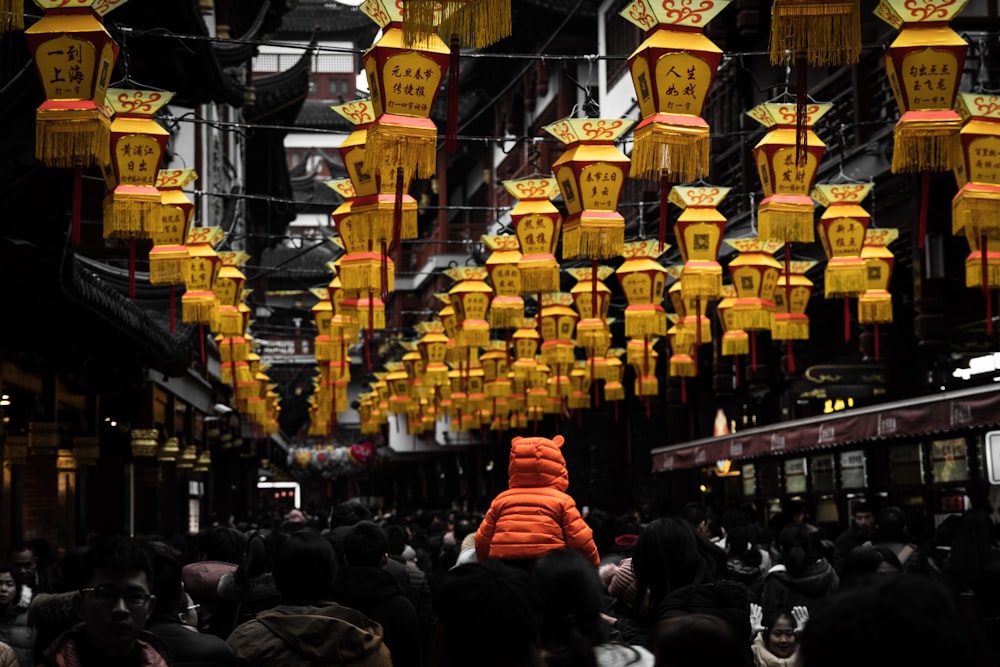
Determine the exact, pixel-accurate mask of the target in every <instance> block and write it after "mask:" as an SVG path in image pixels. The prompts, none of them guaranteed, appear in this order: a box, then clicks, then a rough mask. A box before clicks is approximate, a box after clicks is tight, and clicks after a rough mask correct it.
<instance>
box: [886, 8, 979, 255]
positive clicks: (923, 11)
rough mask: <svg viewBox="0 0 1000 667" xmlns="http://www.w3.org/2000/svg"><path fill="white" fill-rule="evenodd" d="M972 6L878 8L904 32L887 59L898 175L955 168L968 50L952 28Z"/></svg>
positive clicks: (891, 48) (900, 31) (894, 158)
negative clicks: (958, 104)
mask: <svg viewBox="0 0 1000 667" xmlns="http://www.w3.org/2000/svg"><path fill="white" fill-rule="evenodd" d="M967 3H968V0H955V1H954V2H947V3H940V4H938V5H936V6H931V5H927V4H926V3H915V2H909V1H908V0H881V2H879V4H878V6H877V7H876V8H875V16H877V17H879V18H880V19H882V20H883V21H885V22H886V23H888V24H889V25H890V26H892V27H893V28H896V29H898V30H899V34H898V35H897V36H896V39H895V40H893V42H892V44H890V45H889V48H888V50H887V51H886V54H885V73H886V76H887V77H888V79H889V85H890V86H891V87H892V92H893V95H895V97H896V103H897V104H898V105H899V109H900V113H901V115H900V118H899V121H898V122H897V123H896V128H895V131H894V134H893V145H894V149H893V155H892V171H893V173H897V172H931V171H948V170H951V169H952V168H953V167H954V166H955V162H956V161H957V159H958V155H957V151H956V150H955V142H954V139H955V137H956V136H957V135H958V132H959V130H960V129H961V126H962V119H961V117H960V116H959V115H958V113H957V112H956V111H955V110H954V106H955V93H956V92H957V91H958V84H959V79H960V78H961V76H962V72H963V68H964V67H965V53H966V49H967V47H968V44H966V42H965V40H964V39H962V38H961V37H959V36H958V34H957V33H956V32H955V31H954V30H952V29H951V27H949V25H948V23H949V22H950V21H951V20H952V19H953V18H954V17H955V16H957V15H958V14H959V13H960V12H961V11H962V10H963V9H965V5H966V4H967ZM926 186H927V183H926V181H925V183H924V190H926V189H927V188H926ZM920 245H921V246H923V242H922V241H921V243H920Z"/></svg>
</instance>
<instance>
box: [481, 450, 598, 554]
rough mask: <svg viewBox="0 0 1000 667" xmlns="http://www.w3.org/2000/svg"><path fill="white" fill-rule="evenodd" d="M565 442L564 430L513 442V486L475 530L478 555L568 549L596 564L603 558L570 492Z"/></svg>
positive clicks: (539, 552)
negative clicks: (553, 435) (557, 433)
mask: <svg viewBox="0 0 1000 667" xmlns="http://www.w3.org/2000/svg"><path fill="white" fill-rule="evenodd" d="M563 442H565V440H564V439H563V437H562V436H561V435H557V436H556V437H555V438H553V439H552V440H549V439H548V438H520V437H518V438H514V439H513V441H511V447H510V465H509V466H508V468H507V474H508V477H509V488H508V489H507V490H506V491H504V492H503V493H501V494H500V495H498V496H497V497H496V498H494V499H493V503H492V504H491V505H490V509H489V511H488V512H487V513H486V516H485V517H484V518H483V522H482V523H481V524H480V525H479V530H477V531H476V556H477V557H478V558H479V560H486V559H487V558H502V559H518V560H520V559H530V558H540V557H541V556H544V555H545V554H546V553H547V552H549V551H552V550H555V549H565V548H569V549H574V550H576V551H579V552H580V553H581V554H583V555H584V556H586V557H587V559H588V560H590V562H592V563H593V564H594V567H597V565H598V564H599V563H600V557H599V555H598V553H597V547H596V546H595V545H594V538H593V534H592V533H591V530H590V527H589V526H588V525H587V524H586V523H585V522H584V520H583V517H581V516H580V512H579V510H577V509H576V502H575V501H574V500H573V498H571V497H570V496H569V494H567V493H566V489H567V488H568V487H569V474H568V473H567V471H566V459H564V458H563V455H562V452H561V451H559V450H560V448H561V447H562V445H563Z"/></svg>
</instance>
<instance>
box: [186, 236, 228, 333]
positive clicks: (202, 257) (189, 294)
mask: <svg viewBox="0 0 1000 667" xmlns="http://www.w3.org/2000/svg"><path fill="white" fill-rule="evenodd" d="M225 236H226V234H225V232H224V231H223V230H222V228H221V227H192V228H191V231H190V232H189V233H188V237H187V244H186V245H187V247H188V255H189V258H188V264H187V268H186V269H185V274H184V288H185V291H184V295H183V296H182V297H181V317H182V319H183V320H184V322H188V323H197V324H205V325H209V326H210V327H211V326H214V324H215V318H216V317H217V315H218V311H219V299H218V297H217V296H216V295H215V292H214V291H213V287H214V286H215V278H216V276H218V275H219V269H220V268H221V266H222V260H221V259H220V257H219V253H218V252H216V251H215V247H214V246H216V245H218V244H219V243H221V242H222V240H223V239H224V238H225Z"/></svg>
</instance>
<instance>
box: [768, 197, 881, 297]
mask: <svg viewBox="0 0 1000 667" xmlns="http://www.w3.org/2000/svg"><path fill="white" fill-rule="evenodd" d="M872 186H873V184H872V183H846V184H840V185H832V184H821V185H817V186H816V188H815V189H814V190H813V195H812V196H813V199H815V200H816V201H817V202H819V204H820V206H824V207H826V210H825V211H823V215H822V216H820V219H819V224H818V225H816V231H817V232H818V233H819V239H820V241H821V242H822V244H823V251H824V252H825V253H826V256H827V260H828V261H827V263H826V269H825V271H824V274H823V294H824V296H825V297H826V298H827V299H831V298H839V297H856V296H860V295H861V294H862V293H863V292H864V291H865V290H866V289H867V288H868V275H867V273H868V270H867V268H866V267H865V260H864V259H863V258H862V257H861V248H862V246H863V245H864V242H865V233H866V232H867V230H868V223H869V222H870V221H871V216H870V215H869V214H868V212H867V211H866V210H865V209H863V208H862V207H861V202H862V201H864V199H865V198H866V197H867V196H868V193H869V192H871V189H872ZM781 286H782V283H779V285H778V291H781Z"/></svg>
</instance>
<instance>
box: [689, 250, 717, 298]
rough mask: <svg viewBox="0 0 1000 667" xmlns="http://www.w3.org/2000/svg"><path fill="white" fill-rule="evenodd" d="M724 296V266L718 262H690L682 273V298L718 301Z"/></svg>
mask: <svg viewBox="0 0 1000 667" xmlns="http://www.w3.org/2000/svg"><path fill="white" fill-rule="evenodd" d="M721 294H722V266H720V265H719V263H718V262H710V261H701V260H697V261H689V262H685V264H684V269H683V270H682V271H681V298H683V299H684V300H685V301H687V300H688V299H694V298H697V297H701V298H703V299H717V298H719V296H720V295H721Z"/></svg>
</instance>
